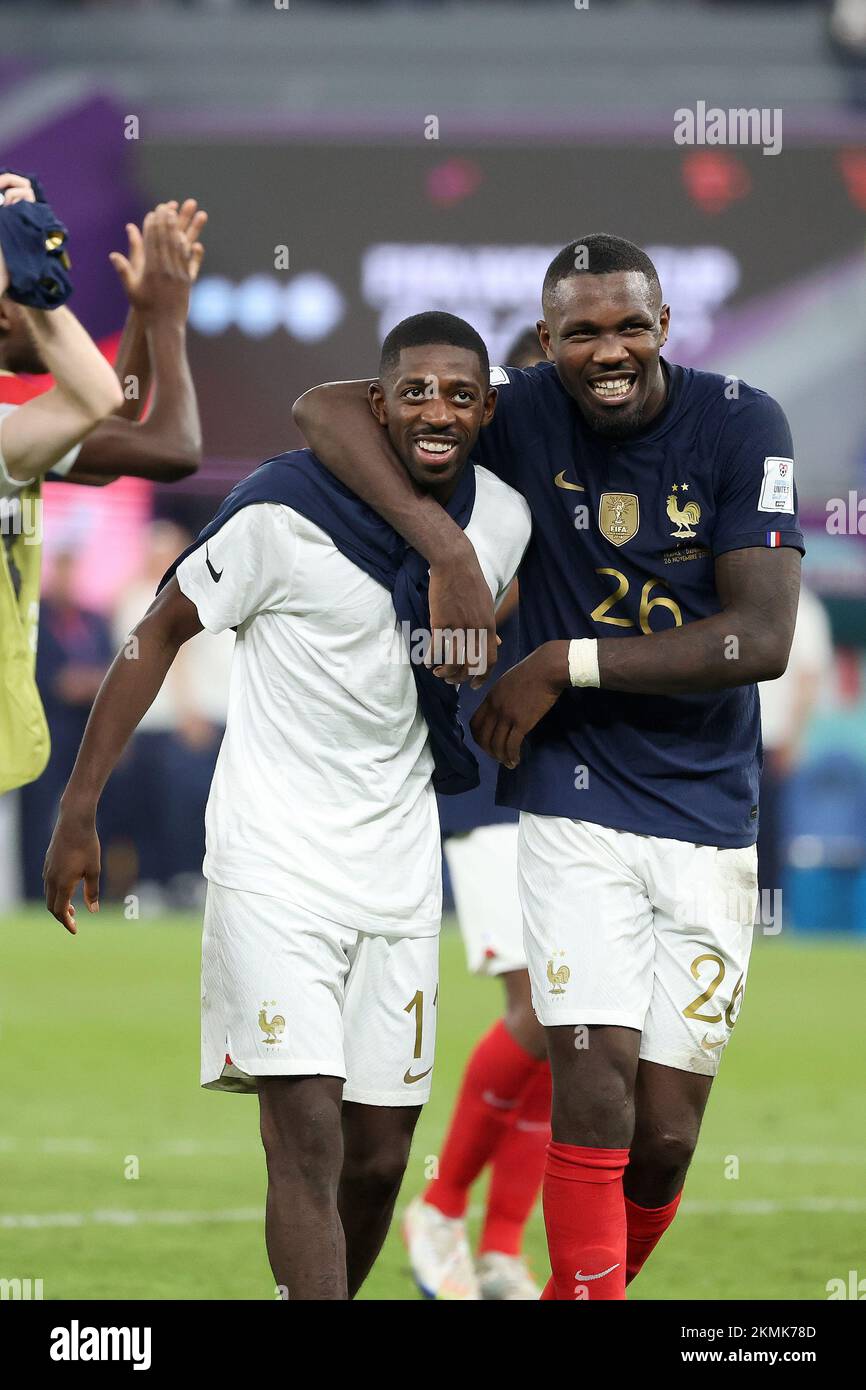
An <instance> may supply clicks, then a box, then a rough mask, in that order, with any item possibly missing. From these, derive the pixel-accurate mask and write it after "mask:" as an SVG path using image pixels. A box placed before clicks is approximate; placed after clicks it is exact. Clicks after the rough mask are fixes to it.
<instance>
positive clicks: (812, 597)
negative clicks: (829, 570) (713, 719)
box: [758, 586, 833, 916]
mask: <svg viewBox="0 0 866 1390" xmlns="http://www.w3.org/2000/svg"><path fill="white" fill-rule="evenodd" d="M832 665H833V640H832V636H831V632H830V621H829V619H828V617H827V612H826V609H825V608H824V605H823V603H822V602H821V600H820V599H819V598H818V597H817V595H816V594H814V593H812V591H811V590H810V589H806V588H803V587H802V586H801V588H800V606H799V608H798V610H797V625H796V627H795V628H794V640H793V643H792V646H791V654H790V656H789V657H788V669H787V670H786V671H785V673H784V675H782V676H780V677H779V679H778V680H775V681H762V682H761V684H760V686H759V687H758V689H759V692H760V698H761V738H762V741H763V745H764V765H763V768H762V771H761V819H760V826H759V830H758V886H759V888H760V889H761V892H762V893H763V892H764V891H765V890H767V891H770V892H775V891H778V890H779V889H780V888H781V887H782V876H783V872H784V868H785V853H784V844H785V824H784V793H785V787H786V784H787V782H788V779H789V777H790V776H791V775H792V773H794V772H795V771H796V769H797V767H798V765H799V763H800V762H801V760H802V757H803V746H804V743H805V738H806V734H807V732H808V729H809V724H810V723H811V720H812V717H813V715H814V714H815V712H816V710H817V708H818V705H819V703H820V701H821V697H822V694H823V693H824V688H825V682H826V680H827V676H828V673H829V672H830V670H831V669H832ZM774 916H775V913H774Z"/></svg>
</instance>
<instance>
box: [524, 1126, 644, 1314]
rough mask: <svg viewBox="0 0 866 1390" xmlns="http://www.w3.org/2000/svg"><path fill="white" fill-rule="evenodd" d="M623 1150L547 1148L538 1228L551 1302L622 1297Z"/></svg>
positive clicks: (626, 1154) (623, 1232)
mask: <svg viewBox="0 0 866 1390" xmlns="http://www.w3.org/2000/svg"><path fill="white" fill-rule="evenodd" d="M627 1163H628V1149H590V1148H581V1147H578V1146H577V1145H575V1144H551V1145H550V1148H549V1149H548V1151H547V1168H546V1170H545V1174H544V1224H545V1226H546V1227H547V1247H548V1250H549V1251H550V1267H551V1269H552V1270H553V1281H554V1284H555V1287H556V1297H557V1299H558V1300H560V1301H574V1300H575V1299H590V1300H593V1301H597V1300H600V1299H607V1300H613V1299H623V1298H625V1245H626V1228H625V1198H624V1196H623V1190H622V1175H623V1173H624V1172H625V1167H626V1164H627Z"/></svg>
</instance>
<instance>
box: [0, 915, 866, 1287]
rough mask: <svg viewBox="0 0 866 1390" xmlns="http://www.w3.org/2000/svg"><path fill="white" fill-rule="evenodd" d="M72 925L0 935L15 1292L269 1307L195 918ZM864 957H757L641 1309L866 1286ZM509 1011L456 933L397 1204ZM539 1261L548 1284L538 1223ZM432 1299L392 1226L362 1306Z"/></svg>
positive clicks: (772, 950)
mask: <svg viewBox="0 0 866 1390" xmlns="http://www.w3.org/2000/svg"><path fill="white" fill-rule="evenodd" d="M79 918H80V923H81V925H80V935H79V937H78V939H77V940H73V939H72V938H70V937H69V936H67V935H66V933H65V932H64V931H63V930H62V928H61V927H59V926H58V925H57V924H56V923H55V922H53V921H52V920H51V919H50V918H49V917H48V915H47V914H46V913H44V912H40V911H38V910H35V909H34V910H32V911H26V912H21V913H17V914H15V915H14V916H12V917H7V918H6V919H5V921H3V922H2V924H0V962H2V964H0V1059H2V1062H0V1064H2V1073H3V1075H2V1083H0V1172H2V1182H0V1277H5V1278H16V1277H17V1278H32V1279H37V1278H41V1279H42V1280H43V1287H44V1296H45V1298H46V1299H56V1298H71V1299H78V1298H84V1299H99V1298H122V1299H137V1298H165V1299H269V1298H273V1296H274V1290H273V1279H272V1276H271V1274H270V1271H269V1269H268V1266H267V1262H266V1259H265V1253H264V1241H263V1236H262V1228H261V1215H260V1213H261V1209H262V1204H263V1199H264V1163H263V1158H262V1155H261V1152H260V1147H259V1140H258V1132H257V1107H256V1104H255V1101H254V1099H252V1098H249V1097H243V1096H234V1095H219V1094H211V1093H208V1092H202V1091H201V1090H200V1089H199V1087H198V922H197V921H194V920H193V919H191V918H189V917H172V918H166V919H163V920H160V921H158V922H155V923H141V924H140V923H135V922H125V921H124V920H123V919H122V917H121V916H120V915H119V914H117V913H114V912H111V911H109V910H104V911H103V912H102V913H101V914H100V916H99V918H98V919H95V920H93V919H89V918H87V914H86V913H84V912H83V910H82V911H81V912H80V913H79ZM864 961H866V955H864V950H863V948H862V947H859V948H858V947H857V946H856V945H853V944H844V943H841V942H838V941H837V942H830V943H826V944H825V943H821V944H820V945H819V944H816V943H815V942H814V941H797V940H794V939H791V940H789V939H787V938H785V937H784V936H783V937H779V938H772V939H769V938H767V939H762V940H759V941H758V942H757V943H756V946H755V951H754V955H753V966H752V973H751V978H750V982H749V989H748V991H747V995H746V1001H745V1007H744V1009H743V1014H742V1018H741V1020H740V1022H739V1023H738V1026H737V1030H736V1034H735V1037H734V1041H733V1042H732V1044H731V1046H730V1048H729V1050H728V1055H727V1057H726V1058H725V1061H724V1062H723V1065H722V1070H721V1074H720V1077H719V1079H718V1081H717V1082H716V1085H715V1091H714V1095H713V1096H712V1097H711V1100H710V1104H709V1108H708V1112H707V1116H706V1120H705V1124H704V1132H703V1137H702V1140H701V1144H700V1148H699V1150H698V1153H697V1155H696V1158H695V1162H694V1165H693V1167H692V1171H691V1174H690V1177H689V1180H688V1183H687V1186H686V1195H685V1199H684V1202H683V1207H682V1209H681V1214H680V1216H679V1217H678V1219H677V1221H676V1223H675V1225H674V1226H673V1228H672V1229H671V1231H670V1232H669V1233H668V1235H667V1236H666V1237H665V1240H664V1242H663V1243H662V1245H661V1246H660V1247H659V1249H658V1250H657V1251H656V1253H655V1255H654V1256H653V1258H652V1259H651V1260H650V1262H649V1264H648V1266H647V1268H646V1270H645V1271H644V1273H643V1274H642V1275H641V1277H640V1279H639V1280H638V1281H637V1282H636V1283H635V1285H634V1287H633V1289H632V1290H631V1296H632V1297H633V1298H636V1299H640V1298H657V1299H713V1298H720V1299H726V1298H746V1299H766V1298H787V1299H791V1298H806V1299H824V1298H826V1296H827V1293H826V1284H827V1281H828V1280H829V1279H833V1278H837V1277H841V1278H844V1279H846V1280H847V1277H848V1271H849V1270H852V1269H854V1270H858V1271H859V1274H860V1276H861V1277H862V1276H864V1275H866V1182H864V1179H866V1111H864V1106H863V1102H862V1072H861V1068H862V1039H863V1032H862V1027H863V1024H862V1020H863V1002H862V979H863V965H864ZM499 1007H500V988H499V986H498V985H497V984H496V983H495V982H492V981H479V980H475V979H472V978H470V977H469V976H468V975H467V974H466V971H465V968H464V963H463V952H462V947H461V944H460V941H459V938H458V936H457V934H456V933H455V932H454V931H446V933H445V934H444V936H443V941H442V988H441V993H440V1015H439V1017H440V1024H439V1051H438V1058H437V1070H436V1081H435V1085H434V1088H433V1098H432V1100H431V1102H430V1104H429V1105H428V1106H427V1109H426V1111H425V1114H424V1116H423V1117H422V1120H421V1123H420V1125H419V1128H418V1131H417V1135H416V1139H415V1145H414V1149H413V1153H412V1158H411V1160H410V1166H409V1171H408V1173H407V1176H406V1181H405V1184H404V1187H403V1193H402V1195H401V1198H400V1204H399V1206H402V1205H403V1204H404V1203H405V1201H406V1200H407V1198H408V1196H410V1195H411V1194H413V1193H415V1192H417V1191H418V1190H419V1189H420V1188H421V1186H422V1184H423V1179H424V1163H425V1159H426V1158H427V1157H428V1156H429V1155H435V1154H436V1153H437V1152H438V1150H439V1146H440V1143H441V1139H442V1135H443V1129H444V1125H445V1122H446V1119H447V1115H448V1112H449V1109H450V1106H451V1103H452V1100H453V1098H454V1094H455V1089H456V1086H457V1084H458V1081H459V1077H460V1073H461V1069H462V1066H463V1063H464V1061H465V1058H466V1056H467V1054H468V1052H469V1050H470V1048H471V1045H472V1043H473V1042H474V1041H475V1039H476V1038H477V1037H478V1036H479V1035H480V1034H481V1032H482V1031H483V1029H484V1028H485V1027H486V1026H487V1025H488V1023H489V1022H490V1021H492V1020H493V1019H494V1018H495V1017H496V1015H497V1013H498V1011H499ZM737 1169H738V1174H739V1175H738V1176H737V1177H734V1176H730V1174H732V1173H733V1172H735V1171H736V1170H737ZM136 1172H137V1174H138V1176H134V1174H135V1173H136ZM482 1200H483V1192H482V1190H481V1189H480V1188H479V1189H477V1190H476V1192H475V1194H474V1195H473V1208H474V1209H475V1210H476V1211H477V1209H478V1206H479V1204H480V1202H481V1201H482ZM398 1210H399V1208H398ZM528 1249H529V1253H530V1257H531V1260H532V1263H533V1266H534V1268H535V1271H536V1273H537V1275H538V1276H539V1278H540V1279H542V1280H543V1277H544V1275H545V1272H546V1259H545V1246H544V1233H543V1228H542V1224H541V1218H540V1213H539V1212H538V1211H536V1213H535V1215H534V1216H533V1219H532V1222H531V1224H530V1230H529V1233H528ZM417 1296H418V1295H417V1294H416V1291H415V1289H414V1287H413V1285H412V1283H411V1280H410V1278H409V1275H408V1271H407V1266H406V1260H405V1257H404V1252H403V1247H402V1243H401V1241H400V1237H399V1231H398V1222H395V1227H394V1229H393V1230H392V1233H391V1235H390V1237H389V1240H388V1243H387V1245H386V1247H385V1249H384V1251H383V1253H382V1255H381V1257H380V1259H379V1262H378V1265H377V1267H376V1268H375V1269H374V1271H373V1273H372V1275H371V1276H370V1279H369V1280H368V1282H367V1285H366V1287H365V1289H364V1290H363V1293H362V1297H364V1298H371V1299H412V1298H415V1297H417Z"/></svg>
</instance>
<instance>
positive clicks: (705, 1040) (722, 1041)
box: [701, 1033, 728, 1052]
mask: <svg viewBox="0 0 866 1390" xmlns="http://www.w3.org/2000/svg"><path fill="white" fill-rule="evenodd" d="M727 1041H728V1040H727V1038H719V1040H718V1041H717V1042H711V1041H710V1035H709V1033H704V1036H703V1037H702V1038H701V1047H704V1048H706V1050H707V1052H712V1051H713V1048H716V1047H724V1045H725V1043H726V1042H727Z"/></svg>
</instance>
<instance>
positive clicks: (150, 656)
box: [43, 578, 202, 936]
mask: <svg viewBox="0 0 866 1390" xmlns="http://www.w3.org/2000/svg"><path fill="white" fill-rule="evenodd" d="M201 630H202V624H201V622H200V621H199V616H198V612H197V610H196V607H195V604H193V603H191V602H190V600H189V599H188V598H186V596H185V595H184V594H183V593H182V591H181V589H180V587H179V585H178V582H177V580H176V579H174V578H172V579H171V580H170V581H169V583H168V584H166V586H165V588H164V589H163V590H162V592H161V593H160V594H159V596H158V597H157V598H156V599H155V600H154V602H153V603H152V604H151V606H150V608H149V609H148V611H147V613H146V614H145V616H144V617H143V618H142V620H141V622H140V623H139V624H138V625H137V627H135V628H134V629H133V631H132V633H131V634H130V637H129V638H128V639H127V642H126V644H125V645H124V647H123V648H122V649H121V651H120V652H118V654H117V656H116V657H115V659H114V662H113V663H112V666H111V668H110V670H109V672H108V675H107V676H106V677H105V680H104V681H103V682H102V685H101V686H100V689H99V694H98V695H97V697H96V700H95V702H94V705H93V709H92V710H91V713H90V718H89V719H88V721H87V728H86V730H85V734H84V738H83V740H82V743H81V747H80V749H79V751H78V757H77V758H76V761H75V766H74V768H73V769H72V775H71V777H70V779H69V782H68V784H67V786H66V790H65V792H64V793H63V796H62V797H61V801H60V815H59V818H58V820H57V824H56V826H55V827H54V834H53V835H52V837H51V843H50V845H49V846H48V853H47V855H46V858H45V869H44V872H43V876H44V879H45V905H46V907H47V908H48V911H49V912H50V913H51V914H52V915H53V916H54V917H56V918H57V920H58V922H61V923H62V924H63V926H64V927H65V928H66V930H67V931H68V932H71V933H72V935H73V936H74V935H75V933H76V926H75V908H74V907H73V906H72V895H73V893H74V892H75V889H76V888H77V886H78V884H79V882H80V881H81V880H82V879H83V880H84V901H85V903H86V904H87V907H88V910H89V911H91V912H95V911H97V910H98V907H99V871H100V846H99V837H98V835H97V833H96V808H97V806H98V804H99V798H100V796H101V794H102V789H103V787H104V786H105V783H106V782H107V781H108V778H109V776H110V774H111V772H112V770H113V768H114V766H115V764H116V762H117V760H118V758H119V757H120V755H121V753H122V752H123V750H124V748H125V747H126V744H127V742H128V740H129V738H130V737H131V735H132V734H133V733H134V731H135V729H136V728H137V727H138V724H139V722H140V721H141V719H142V718H143V716H144V715H145V713H146V712H147V710H148V709H149V708H150V706H151V705H152V703H153V701H154V700H155V698H156V696H157V693H158V692H159V690H160V687H161V686H162V683H163V681H164V680H165V677H166V675H167V674H168V670H169V668H170V666H171V664H172V662H173V661H174V659H175V657H176V656H177V653H178V651H179V649H180V648H181V647H182V646H183V644H184V642H187V641H188V640H189V638H190V637H194V636H195V635H196V633H198V632H201Z"/></svg>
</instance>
